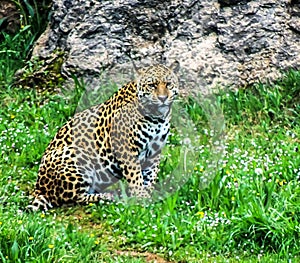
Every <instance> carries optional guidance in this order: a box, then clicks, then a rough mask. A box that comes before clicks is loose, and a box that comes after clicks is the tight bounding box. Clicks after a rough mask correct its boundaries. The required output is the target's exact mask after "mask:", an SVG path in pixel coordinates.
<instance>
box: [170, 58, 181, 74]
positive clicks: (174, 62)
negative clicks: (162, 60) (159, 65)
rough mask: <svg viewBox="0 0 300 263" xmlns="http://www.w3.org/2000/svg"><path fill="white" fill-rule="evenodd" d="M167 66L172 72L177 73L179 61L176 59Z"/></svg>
mask: <svg viewBox="0 0 300 263" xmlns="http://www.w3.org/2000/svg"><path fill="white" fill-rule="evenodd" d="M169 68H170V69H171V70H172V71H173V72H174V73H178V72H179V70H180V63H179V61H178V60H174V61H173V62H172V64H171V65H170V66H169Z"/></svg>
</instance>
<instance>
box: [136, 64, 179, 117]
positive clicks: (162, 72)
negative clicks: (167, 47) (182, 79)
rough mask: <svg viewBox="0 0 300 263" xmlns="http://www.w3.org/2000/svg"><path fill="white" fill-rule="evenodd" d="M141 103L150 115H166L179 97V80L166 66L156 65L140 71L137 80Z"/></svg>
mask: <svg viewBox="0 0 300 263" xmlns="http://www.w3.org/2000/svg"><path fill="white" fill-rule="evenodd" d="M137 91H138V93H137V95H138V100H139V103H140V104H141V105H142V106H143V108H144V110H146V111H147V113H149V114H151V113H152V114H154V115H165V114H166V113H167V112H169V111H170V107H171V105H172V103H173V101H174V99H175V98H176V96H177V95H178V92H179V88H178V78H177V76H176V75H175V73H174V72H173V71H172V70H171V69H170V68H168V67H166V66H164V65H155V66H150V67H147V68H144V69H143V70H142V71H140V74H139V78H138V79H137Z"/></svg>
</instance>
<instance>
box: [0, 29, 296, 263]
mask: <svg viewBox="0 0 300 263" xmlns="http://www.w3.org/2000/svg"><path fill="white" fill-rule="evenodd" d="M23 30H24V28H23ZM26 30H27V29H26ZM24 32H25V31H24ZM27 33H28V32H27ZM19 34H23V32H22V30H21V31H20V32H19ZM14 37H16V36H9V38H10V39H12V38H14ZM18 37H20V38H22V39H23V38H24V36H21V35H20V36H18V34H17V38H18ZM16 43H17V42H6V44H5V43H4V44H3V43H1V46H0V54H2V55H3V54H4V53H5V52H1V51H4V50H8V48H9V50H11V51H14V52H16V53H18V52H21V49H22V45H24V43H23V44H22V45H19V44H16ZM26 43H27V42H26ZM25 45H27V44H25ZM5 48H6V49H5ZM6 53H7V52H6ZM7 54H8V53H7ZM15 59H18V58H15ZM22 61H23V60H22ZM19 65H20V66H21V65H22V63H21V64H19ZM17 68H18V63H17V61H15V60H14V59H13V58H11V59H6V58H5V59H3V57H2V58H1V60H0V69H5V71H1V70H0V72H2V73H0V74H5V76H4V75H2V78H1V77H0V79H1V83H2V88H1V89H0V149H1V157H2V158H1V159H0V174H1V176H0V262H135V263H136V262H147V255H149V254H150V255H152V256H154V255H159V256H160V257H163V258H164V259H165V260H170V261H174V262H299V261H300V253H299V251H300V224H299V222H300V183H299V181H300V154H299V134H300V125H299V124H300V120H299V115H300V97H299V94H300V72H299V71H290V72H288V73H287V74H286V76H285V77H284V78H282V79H281V80H278V81H277V82H276V83H275V84H273V85H263V84H259V85H255V86H252V87H249V88H247V89H245V90H243V89H241V90H239V91H232V92H227V93H225V92H220V94H218V95H216V101H215V105H213V107H209V106H207V105H208V104H205V103H203V104H202V105H199V103H198V101H197V100H195V98H189V99H187V100H185V101H182V102H181V104H180V107H179V108H181V109H185V110H186V112H187V113H188V115H187V116H189V118H190V119H191V120H192V121H193V123H194V124H193V125H194V126H195V127H194V126H192V127H187V128H186V125H182V124H181V127H180V129H177V128H176V127H174V128H173V135H172V136H171V138H170V142H169V144H168V145H167V147H166V151H165V157H164V158H163V159H162V165H161V172H160V176H161V178H162V177H165V176H166V175H168V174H169V173H170V172H171V171H172V170H173V169H174V167H176V166H177V165H178V156H179V155H180V153H179V151H178V149H180V148H181V147H183V146H182V144H181V140H182V136H184V135H186V134H187V132H188V133H189V134H188V135H189V136H190V137H191V138H192V144H193V147H194V153H195V155H196V157H197V158H196V159H197V161H196V162H194V161H193V162H191V164H189V166H188V170H189V171H186V172H187V174H188V175H189V176H190V177H189V178H188V180H187V182H186V184H184V185H183V186H182V187H181V188H180V189H179V190H178V191H176V192H175V193H173V194H172V195H170V196H169V197H168V198H166V199H164V200H162V201H160V202H156V203H149V204H145V205H140V204H124V203H122V202H117V203H101V204H97V205H95V204H93V205H88V206H85V207H79V206H77V207H70V208H59V209H54V210H51V211H49V212H47V213H45V214H44V213H41V212H37V213H27V212H25V211H24V209H25V207H26V205H27V204H28V202H29V193H30V192H31V191H32V189H33V187H34V183H35V180H36V176H37V170H38V165H39V161H40V158H41V157H42V154H43V152H44V150H45V148H46V147H47V145H48V143H49V141H50V140H51V138H52V137H53V136H54V134H55V133H56V131H57V129H58V128H59V127H60V126H62V124H63V123H64V122H66V120H67V119H68V118H69V117H70V116H72V115H73V114H74V112H75V111H76V108H77V104H78V101H79V99H80V98H81V90H82V89H81V88H80V87H79V88H78V90H77V91H78V92H75V94H69V95H65V96H61V95H47V94H44V95H43V96H41V95H38V94H36V92H35V91H34V90H22V89H16V88H13V87H12V86H11V80H12V76H13V74H14V72H15V70H17ZM3 72H4V73H3ZM77 84H78V86H80V85H79V84H80V83H79V82H77ZM112 89H115V87H113V88H112ZM87 99H88V98H87ZM92 103H93V102H92ZM218 109H222V111H223V114H224V119H225V123H226V130H225V133H224V134H225V137H224V138H223V137H222V136H221V135H218V134H217V136H216V139H220V138H221V139H222V140H224V156H223V158H222V160H221V162H220V163H219V165H218V166H217V167H215V170H214V175H215V177H214V178H213V180H212V182H211V183H210V184H209V186H208V187H207V188H205V189H203V174H205V172H206V171H207V170H209V166H208V163H207V160H211V159H212V157H213V156H211V150H212V148H209V147H208V146H211V141H212V140H213V139H214V138H212V137H211V136H210V129H211V128H216V131H220V128H219V127H220V126H221V125H222V123H223V122H222V116H220V115H218V114H219V110H218ZM216 112H217V114H216V116H217V117H216V116H214V115H213V114H214V113H216ZM212 117H214V118H212ZM179 125H180V124H179ZM194 128H195V131H194V130H193V131H194V134H192V133H191V132H190V129H194ZM183 138H184V137H183ZM179 171H180V170H179Z"/></svg>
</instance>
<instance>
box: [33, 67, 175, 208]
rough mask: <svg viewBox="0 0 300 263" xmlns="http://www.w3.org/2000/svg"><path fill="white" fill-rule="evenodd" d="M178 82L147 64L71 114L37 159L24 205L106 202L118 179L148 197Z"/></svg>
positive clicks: (166, 69) (169, 73)
mask: <svg viewBox="0 0 300 263" xmlns="http://www.w3.org/2000/svg"><path fill="white" fill-rule="evenodd" d="M178 83H179V82H178V78H177V74H176V73H175V70H173V69H172V68H171V67H167V66H165V65H163V64H155V65H151V66H147V67H144V68H142V69H140V70H139V72H138V76H137V77H136V78H135V79H134V80H132V81H130V82H128V83H127V84H125V85H123V86H122V87H121V88H120V89H118V90H117V91H116V92H115V93H114V94H113V95H112V96H111V97H110V98H109V99H108V100H106V101H105V102H103V103H100V104H98V105H95V106H92V107H90V108H87V109H85V110H83V111H81V112H78V113H76V114H75V115H74V116H73V117H71V118H70V119H69V120H68V121H67V123H66V124H64V125H63V126H62V127H61V128H60V129H59V130H58V131H57V133H56V135H55V136H54V138H53V139H52V141H50V143H49V145H48V147H47V148H46V150H45V152H44V154H43V156H42V158H41V162H40V166H39V169H38V175H37V180H36V183H35V187H34V189H33V193H32V194H31V196H32V199H33V201H32V202H31V204H30V205H28V209H30V210H32V211H37V210H44V211H47V210H48V209H52V208H54V207H61V206H63V205H87V204H90V203H99V202H101V201H108V202H110V201H113V200H114V199H115V197H114V194H112V193H111V192H109V191H108V192H106V189H109V187H110V186H111V185H113V184H115V183H117V182H118V181H120V180H123V181H124V182H125V183H126V184H127V186H128V189H129V190H128V192H129V194H130V196H133V197H137V198H150V197H151V193H152V192H153V190H154V189H155V188H154V186H155V183H156V182H157V177H158V172H159V164H160V159H161V154H162V149H163V147H164V146H165V144H166V142H167V139H168V135H169V132H170V120H171V114H172V104H173V102H174V100H175V99H176V97H177V95H178V93H179V84H178Z"/></svg>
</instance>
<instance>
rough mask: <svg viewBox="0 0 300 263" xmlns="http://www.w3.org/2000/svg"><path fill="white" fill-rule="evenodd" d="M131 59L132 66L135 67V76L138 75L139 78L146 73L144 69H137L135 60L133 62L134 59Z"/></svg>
mask: <svg viewBox="0 0 300 263" xmlns="http://www.w3.org/2000/svg"><path fill="white" fill-rule="evenodd" d="M130 59H131V63H132V65H133V69H134V71H135V74H136V75H137V76H139V75H141V74H142V73H143V72H144V71H143V68H141V67H140V68H139V67H137V66H136V64H135V62H134V60H133V59H132V58H130Z"/></svg>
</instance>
